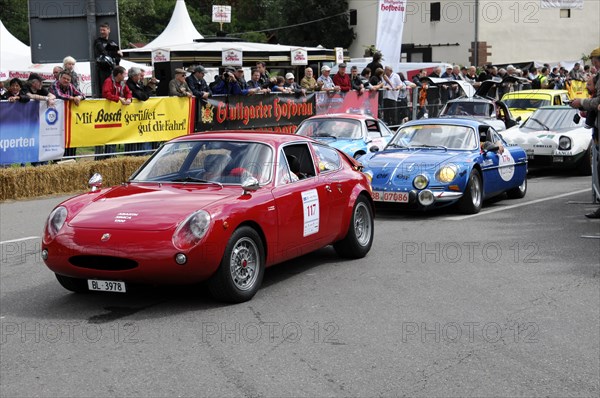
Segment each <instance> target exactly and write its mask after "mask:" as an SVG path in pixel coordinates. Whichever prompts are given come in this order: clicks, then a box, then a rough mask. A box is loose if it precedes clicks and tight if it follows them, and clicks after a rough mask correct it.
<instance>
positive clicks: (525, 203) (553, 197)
mask: <svg viewBox="0 0 600 398" xmlns="http://www.w3.org/2000/svg"><path fill="white" fill-rule="evenodd" d="M589 191H590V188H586V189H580V190H579V191H574V192H567V193H563V194H560V195H555V196H550V197H548V198H542V199H536V200H532V201H530V202H524V203H519V204H516V205H510V206H503V207H498V208H496V209H492V210H487V211H482V212H480V213H477V214H470V215H468V216H453V217H444V218H440V220H447V221H461V220H466V219H468V218H472V217H477V216H485V215H486V214H490V213H496V212H499V211H504V210H510V209H514V208H517V207H522V206H527V205H532V204H535V203H540V202H546V201H548V200H554V199H560V198H564V197H565V196H571V195H577V194H580V193H583V192H589Z"/></svg>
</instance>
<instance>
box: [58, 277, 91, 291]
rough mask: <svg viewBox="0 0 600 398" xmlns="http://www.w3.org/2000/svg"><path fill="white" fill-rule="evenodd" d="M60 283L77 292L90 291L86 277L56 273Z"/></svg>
mask: <svg viewBox="0 0 600 398" xmlns="http://www.w3.org/2000/svg"><path fill="white" fill-rule="evenodd" d="M55 275H56V279H58V283H60V285H61V286H62V287H64V288H65V289H67V290H69V291H71V292H75V293H89V289H88V286H87V281H86V280H85V279H77V278H71V277H70V276H64V275H59V274H55Z"/></svg>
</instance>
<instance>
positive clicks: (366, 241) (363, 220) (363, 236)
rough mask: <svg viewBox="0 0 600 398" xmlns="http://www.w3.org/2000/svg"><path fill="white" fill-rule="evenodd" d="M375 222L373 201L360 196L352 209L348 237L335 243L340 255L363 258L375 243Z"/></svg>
mask: <svg viewBox="0 0 600 398" xmlns="http://www.w3.org/2000/svg"><path fill="white" fill-rule="evenodd" d="M373 236H374V222H373V208H372V207H371V203H370V202H369V201H368V200H367V199H366V198H365V197H364V196H363V195H361V196H359V197H358V199H357V200H356V203H355V204H354V209H352V218H351V220H350V226H349V227H348V232H347V233H346V237H345V238H344V239H342V240H341V241H339V242H336V243H334V244H333V248H334V249H335V251H336V252H337V254H338V255H339V256H340V257H345V258H363V257H364V256H366V255H367V253H368V252H369V250H371V246H372V245H373Z"/></svg>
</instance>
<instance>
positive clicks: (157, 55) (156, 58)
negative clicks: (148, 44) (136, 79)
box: [152, 49, 171, 66]
mask: <svg viewBox="0 0 600 398" xmlns="http://www.w3.org/2000/svg"><path fill="white" fill-rule="evenodd" d="M169 61H171V52H170V51H169V50H163V49H158V50H153V51H152V66H154V63H155V62H169Z"/></svg>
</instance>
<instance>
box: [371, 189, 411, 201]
mask: <svg viewBox="0 0 600 398" xmlns="http://www.w3.org/2000/svg"><path fill="white" fill-rule="evenodd" d="M373 200H374V201H376V202H394V203H408V192H382V191H373Z"/></svg>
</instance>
